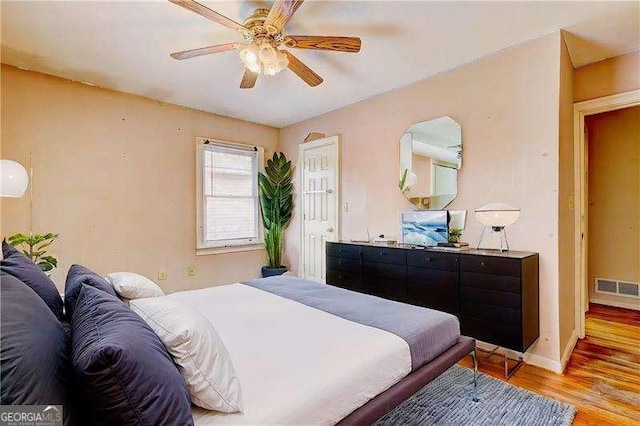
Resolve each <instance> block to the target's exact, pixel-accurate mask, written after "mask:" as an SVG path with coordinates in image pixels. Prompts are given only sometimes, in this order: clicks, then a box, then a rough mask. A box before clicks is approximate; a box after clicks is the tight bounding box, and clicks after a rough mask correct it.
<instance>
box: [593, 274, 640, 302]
mask: <svg viewBox="0 0 640 426" xmlns="http://www.w3.org/2000/svg"><path fill="white" fill-rule="evenodd" d="M596 293H601V294H615V295H617V296H624V297H633V298H635V299H640V284H638V283H632V282H628V281H617V280H610V279H605V278H596Z"/></svg>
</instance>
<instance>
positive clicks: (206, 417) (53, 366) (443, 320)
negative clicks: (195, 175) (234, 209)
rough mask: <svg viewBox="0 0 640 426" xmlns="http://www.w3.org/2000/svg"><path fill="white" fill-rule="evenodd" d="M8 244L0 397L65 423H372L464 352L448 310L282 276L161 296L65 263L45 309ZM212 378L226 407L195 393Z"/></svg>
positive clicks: (210, 388)
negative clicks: (56, 413) (55, 411)
mask: <svg viewBox="0 0 640 426" xmlns="http://www.w3.org/2000/svg"><path fill="white" fill-rule="evenodd" d="M5 248H6V247H4V245H3V250H5ZM14 251H15V250H14ZM15 253H16V254H15V255H16V256H18V255H19V256H18V257H19V259H18V261H16V262H14V263H15V264H16V265H18V267H15V268H13V264H12V263H11V262H10V260H11V259H10V258H9V257H11V256H10V255H11V253H9V255H7V254H5V256H4V259H3V260H2V274H0V275H1V280H2V290H3V291H2V292H0V296H2V308H3V309H2V321H0V323H1V324H2V348H3V359H2V363H0V367H1V369H2V374H3V389H2V391H3V392H2V401H3V404H5V405H13V404H28V405H51V404H58V405H63V407H64V414H65V424H68V421H69V422H70V424H92V423H93V422H94V421H95V419H100V424H145V425H150V426H151V425H155V424H175V425H181V426H182V425H191V424H193V423H195V424H196V425H200V426H209V425H221V424H225V425H226V424H229V425H233V424H278V425H281V424H283V425H284V424H296V425H297V424H314V425H333V424H340V425H356V424H357V425H364V424H373V423H375V421H376V420H377V419H379V418H380V417H382V416H383V415H384V414H386V413H387V412H389V411H391V410H392V409H393V408H395V407H396V406H397V405H398V404H400V403H401V402H403V401H405V400H406V399H407V398H409V397H410V396H411V395H412V394H413V393H415V392H416V391H418V390H419V389H420V388H422V387H423V386H424V385H425V384H427V383H428V382H430V381H431V380H433V379H434V378H435V377H437V376H438V375H440V374H441V373H442V372H444V371H445V370H446V369H448V368H449V367H450V366H452V365H453V364H455V363H456V362H458V361H459V360H460V359H462V358H463V357H464V356H466V355H468V354H470V353H474V351H475V341H474V340H473V339H471V338H468V337H464V336H460V331H459V323H458V320H457V319H456V317H454V316H452V315H450V314H447V313H444V312H438V311H434V310H430V309H425V308H421V307H417V306H412V305H407V304H403V303H399V302H394V301H390V300H386V299H382V298H378V297H374V296H370V295H364V294H360V293H356V292H353V291H350V290H345V289H341V288H338V287H333V286H330V285H326V284H319V283H315V282H311V281H307V280H301V279H299V278H296V277H287V276H280V277H272V278H265V279H258V280H253V281H249V282H246V283H242V284H240V283H237V284H231V285H226V286H220V287H211V288H206V289H202V290H195V291H184V292H177V293H173V294H169V295H164V293H163V292H162V290H161V289H160V288H159V287H158V286H157V285H156V284H155V283H153V282H152V281H150V280H148V279H147V278H145V277H142V276H140V275H137V274H132V273H116V274H110V281H107V280H105V279H104V278H102V277H101V276H99V275H98V274H96V273H95V272H92V271H91V270H89V269H87V268H85V267H83V266H81V265H73V266H72V267H71V268H70V270H69V273H68V274H67V281H66V284H65V299H64V305H65V311H66V315H64V316H62V317H61V318H59V317H57V316H56V312H58V311H60V309H57V308H60V307H61V306H62V299H60V296H59V295H58V293H57V289H56V288H55V285H54V284H53V283H52V282H51V281H50V280H49V279H48V278H47V277H46V276H45V275H44V274H43V273H42V272H41V271H40V270H39V269H38V268H37V266H36V265H34V264H33V263H32V262H31V261H30V260H28V259H27V258H26V257H24V256H23V255H22V254H21V253H19V252H17V251H15ZM29 268H30V269H29ZM5 270H6V271H5ZM25 271H26V272H25ZM9 272H13V273H15V274H16V275H18V276H19V277H16V276H12V275H10V274H9ZM5 273H6V274H7V275H6V274H5ZM118 274H119V277H120V278H119V279H124V278H125V275H126V276H127V277H128V279H129V280H130V281H129V284H128V285H129V287H127V286H125V285H124V284H123V282H119V281H118V280H115V279H116V275H118ZM34 277H35V278H37V282H36V283H35V284H39V285H35V284H34V282H33V281H34ZM30 279H31V281H30ZM114 280H115V281H114ZM27 282H28V283H29V284H31V286H30V285H29V284H27ZM45 284H46V285H45ZM127 288H128V290H127V291H125V290H126V289H127ZM44 290H47V292H46V294H45V293H44ZM143 290H144V291H143ZM48 295H53V296H56V297H55V298H54V297H45V296H48ZM119 297H121V298H125V299H127V300H129V302H128V304H125V303H123V302H122V300H121V299H120V298H119ZM50 299H55V300H53V302H55V303H54V304H52V305H50V304H48V303H47V302H50V303H51V302H52V300H50ZM154 307H155V308H157V310H156V311H153V309H151V308H154ZM154 312H156V313H157V314H158V316H154ZM59 313H60V314H62V312H59ZM67 321H68V326H67V327H65V326H64V325H63V324H64V323H67ZM185 324H188V325H185ZM174 326H177V327H174ZM172 333H174V334H172ZM161 336H162V337H161ZM185 336H191V337H190V338H186V337H185ZM190 339H191V340H190ZM186 341H188V342H189V343H193V342H195V343H196V345H195V346H190V347H189V348H190V349H188V350H186V352H185V351H184V350H185V348H184V346H180V345H181V344H183V343H185V342H186ZM176 342H177V343H176ZM207 344H208V346H207ZM176 345H177V346H176ZM222 349H224V351H223V350H222ZM169 352H171V354H170V353H169ZM185 354H186V358H183V357H184V356H185ZM221 354H222V355H221ZM225 363H226V364H225ZM230 363H232V364H233V367H234V368H233V370H234V371H233V372H232V376H229V375H225V374H226V373H225V372H224V371H223V370H218V369H216V368H217V366H220V365H229V364H230ZM210 364H215V366H214V367H211V365H210ZM209 367H211V369H209ZM194 368H197V370H194ZM194 371H196V373H198V372H199V373H200V375H198V376H197V377H196V379H197V380H199V382H198V383H199V384H203V383H204V384H205V386H204V387H203V388H199V390H198V391H196V392H195V393H194V392H193V390H194V389H195V388H192V387H191V386H195V385H194V383H195V382H194V381H193V379H194V376H191V375H190V374H192V373H194ZM230 371H231V370H228V371H227V373H229V374H231V373H230ZM230 377H232V378H230ZM224 381H227V382H226V383H227V384H229V383H231V382H232V383H233V386H234V387H233V389H232V392H236V393H235V394H234V395H233V396H234V397H239V398H236V400H237V401H239V403H238V405H237V407H239V408H237V409H236V406H233V405H227V406H220V407H218V406H211V405H208V404H211V400H210V399H208V398H207V399H205V397H204V396H203V394H201V393H199V392H200V391H204V392H205V393H206V392H211V394H212V395H213V397H214V399H215V398H216V397H220V398H223V399H224V398H225V396H223V394H224V395H227V396H228V395H229V394H225V393H224V390H225V389H227V390H228V389H229V388H224ZM214 383H215V384H214ZM221 383H222V385H221V386H218V384H221ZM238 383H239V385H238ZM220 392H222V393H220ZM207 396H208V394H207ZM198 398H199V399H198ZM226 402H228V403H229V404H231V402H233V401H231V400H226ZM196 403H197V404H198V405H199V406H201V407H207V408H209V410H205V409H202V408H196V406H195V404H196ZM213 404H214V405H215V402H214V403H213ZM229 408H231V409H229ZM238 410H241V411H240V412H238ZM222 411H228V413H223V412H222Z"/></svg>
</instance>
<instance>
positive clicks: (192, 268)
mask: <svg viewBox="0 0 640 426" xmlns="http://www.w3.org/2000/svg"><path fill="white" fill-rule="evenodd" d="M187 275H188V276H190V277H195V276H196V267H195V266H191V265H190V266H187Z"/></svg>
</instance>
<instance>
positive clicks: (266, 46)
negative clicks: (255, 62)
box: [258, 43, 278, 65]
mask: <svg viewBox="0 0 640 426" xmlns="http://www.w3.org/2000/svg"><path fill="white" fill-rule="evenodd" d="M258 57H259V58H260V62H262V63H263V64H264V65H271V64H274V63H276V62H277V61H278V52H277V50H276V49H274V47H273V46H272V45H271V43H262V44H261V45H260V51H259V53H258Z"/></svg>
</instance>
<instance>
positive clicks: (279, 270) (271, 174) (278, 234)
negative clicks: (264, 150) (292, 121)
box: [258, 152, 293, 277]
mask: <svg viewBox="0 0 640 426" xmlns="http://www.w3.org/2000/svg"><path fill="white" fill-rule="evenodd" d="M292 179H293V167H292V165H291V161H289V160H287V157H285V155H284V154H283V153H277V152H276V153H274V154H273V158H271V159H270V160H267V166H266V167H265V170H264V173H262V172H260V173H258V188H259V192H260V211H261V213H262V224H263V225H264V246H265V249H266V250H267V260H268V261H269V264H268V265H266V266H263V267H262V276H263V277H269V276H273V275H282V274H284V273H285V272H287V268H286V267H285V266H282V262H281V257H282V237H283V231H284V229H285V228H286V227H287V225H288V224H289V221H290V220H291V213H292V212H293V182H291V180H292Z"/></svg>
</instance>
